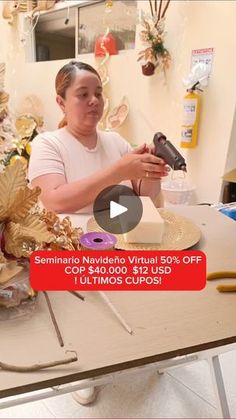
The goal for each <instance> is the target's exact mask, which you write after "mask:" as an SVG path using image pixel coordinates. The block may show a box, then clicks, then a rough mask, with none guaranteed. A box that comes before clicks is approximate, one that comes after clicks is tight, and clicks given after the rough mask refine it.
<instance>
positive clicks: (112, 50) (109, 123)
mask: <svg viewBox="0 0 236 419" xmlns="http://www.w3.org/2000/svg"><path fill="white" fill-rule="evenodd" d="M112 7H113V1H112V0H106V1H105V13H111V12H112ZM94 53H95V57H96V58H97V59H98V60H99V59H101V61H100V62H99V63H98V66H97V71H98V73H99V75H100V77H101V81H102V86H103V97H104V111H103V116H102V118H101V120H100V124H99V125H100V127H101V128H102V129H105V130H106V131H110V130H114V129H117V128H119V127H120V126H121V125H122V124H123V122H124V121H125V119H126V117H127V115H128V113H129V106H128V99H127V98H126V97H123V98H122V100H121V103H120V104H119V105H118V106H116V107H115V108H114V109H112V110H109V108H110V101H109V98H108V96H107V94H106V93H105V87H106V86H107V85H108V84H109V82H110V77H109V74H108V67H107V64H108V61H109V59H110V55H116V54H118V50H117V46H116V40H115V38H114V36H113V35H112V34H111V33H110V28H109V27H107V29H106V32H105V34H104V35H102V36H100V37H98V38H97V40H96V42H95V51H94Z"/></svg>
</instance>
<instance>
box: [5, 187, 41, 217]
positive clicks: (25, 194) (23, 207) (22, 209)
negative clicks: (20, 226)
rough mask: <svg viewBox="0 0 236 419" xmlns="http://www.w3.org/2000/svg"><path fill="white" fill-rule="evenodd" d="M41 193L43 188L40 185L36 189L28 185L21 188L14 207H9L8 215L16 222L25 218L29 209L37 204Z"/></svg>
mask: <svg viewBox="0 0 236 419" xmlns="http://www.w3.org/2000/svg"><path fill="white" fill-rule="evenodd" d="M40 193H41V189H40V188H39V187H38V186H37V187H36V188H34V189H30V188H28V187H27V186H26V187H25V188H24V189H20V190H19V191H18V193H17V194H16V196H15V201H14V203H13V205H12V207H11V208H9V211H8V214H7V217H8V218H10V219H11V221H14V222H19V221H20V220H23V219H24V218H25V217H26V216H27V215H28V213H29V210H30V209H31V208H32V207H33V206H34V205H36V204H37V202H38V196H39V195H40Z"/></svg>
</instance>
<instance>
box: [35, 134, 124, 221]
mask: <svg viewBox="0 0 236 419" xmlns="http://www.w3.org/2000/svg"><path fill="white" fill-rule="evenodd" d="M130 150H131V146H130V144H129V143H128V142H127V141H126V140H125V139H124V138H122V137H121V136H120V135H119V134H118V133H116V132H104V131H98V139H97V145H96V147H95V148H93V149H88V148H87V147H85V146H84V145H82V144H81V143H80V141H78V140H77V139H76V138H75V137H74V136H73V135H72V134H70V133H69V131H68V130H67V129H66V127H63V128H60V129H58V130H56V131H52V132H43V133H41V134H39V135H37V137H35V138H34V140H33V143H32V152H31V156H30V162H29V169H28V179H29V181H30V182H32V180H33V179H35V178H37V177H39V176H42V175H46V174H52V173H54V174H55V173H58V174H61V175H63V176H65V179H66V182H67V183H70V182H74V181H77V180H79V179H83V178H85V177H87V176H90V175H93V174H95V173H96V172H97V171H99V170H101V169H105V168H106V167H108V166H110V165H111V164H113V163H114V162H116V161H117V160H119V159H120V158H121V157H122V156H123V155H124V154H126V153H128V152H130ZM122 184H125V185H127V186H130V187H132V185H131V182H122ZM78 212H82V213H91V212H92V205H89V206H87V207H85V208H83V209H81V210H79V211H78Z"/></svg>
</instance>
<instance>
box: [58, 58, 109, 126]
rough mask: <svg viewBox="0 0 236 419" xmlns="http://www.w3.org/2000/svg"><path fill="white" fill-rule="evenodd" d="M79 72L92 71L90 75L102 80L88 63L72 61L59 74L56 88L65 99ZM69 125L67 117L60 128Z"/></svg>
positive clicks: (60, 124)
mask: <svg viewBox="0 0 236 419" xmlns="http://www.w3.org/2000/svg"><path fill="white" fill-rule="evenodd" d="M78 70H86V71H90V73H93V74H95V75H96V76H97V77H98V78H99V80H101V77H100V75H99V74H98V72H97V71H96V70H95V68H93V67H92V66H91V65H89V64H87V63H82V62H80V61H75V60H73V61H70V62H69V63H68V64H66V65H64V66H63V67H62V68H61V69H60V70H59V71H58V73H57V76H56V81H55V87H56V92H57V94H58V95H59V96H61V97H62V98H63V99H65V97H66V91H67V89H68V87H70V85H71V84H72V82H73V81H74V79H75V76H76V73H77V71H78ZM66 124H67V122H66V117H64V118H63V120H62V121H61V122H60V123H59V125H58V127H59V128H62V127H64V126H65V125H66Z"/></svg>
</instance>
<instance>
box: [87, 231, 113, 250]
mask: <svg viewBox="0 0 236 419" xmlns="http://www.w3.org/2000/svg"><path fill="white" fill-rule="evenodd" d="M116 242H117V239H116V237H115V236H113V235H112V234H109V233H105V232H104V233H103V232H90V233H86V234H83V235H82V236H81V237H80V245H81V249H82V250H114V249H115V245H116Z"/></svg>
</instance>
